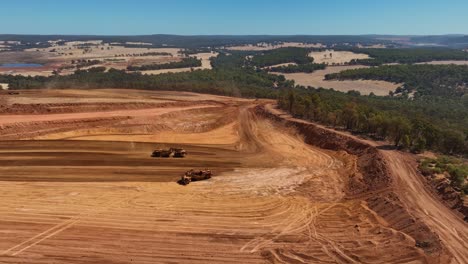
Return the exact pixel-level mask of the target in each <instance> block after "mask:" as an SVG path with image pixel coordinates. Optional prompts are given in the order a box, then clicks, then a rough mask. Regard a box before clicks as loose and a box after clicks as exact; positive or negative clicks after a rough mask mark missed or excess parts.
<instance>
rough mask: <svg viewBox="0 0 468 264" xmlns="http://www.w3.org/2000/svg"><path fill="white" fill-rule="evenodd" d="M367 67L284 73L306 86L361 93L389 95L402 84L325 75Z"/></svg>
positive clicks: (341, 67)
mask: <svg viewBox="0 0 468 264" xmlns="http://www.w3.org/2000/svg"><path fill="white" fill-rule="evenodd" d="M358 68H366V66H362V65H353V66H330V67H327V68H326V69H325V70H319V71H315V72H313V73H282V75H284V76H285V77H286V79H290V80H294V81H295V82H296V84H299V85H304V86H312V87H315V88H319V87H322V88H328V89H335V90H338V91H342V92H347V91H351V90H356V91H359V92H360V93H361V94H366V95H367V94H370V93H371V92H372V93H374V94H375V95H382V96H384V95H388V93H389V92H390V91H393V90H395V89H396V88H398V87H399V86H401V84H395V83H391V82H385V81H371V80H346V81H335V80H333V81H326V80H324V78H325V75H327V74H330V73H337V72H340V71H344V70H348V69H358Z"/></svg>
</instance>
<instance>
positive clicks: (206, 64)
mask: <svg viewBox="0 0 468 264" xmlns="http://www.w3.org/2000/svg"><path fill="white" fill-rule="evenodd" d="M190 56H191V57H196V58H198V59H201V61H202V66H200V67H193V68H191V67H188V68H178V69H161V70H150V71H142V73H143V74H161V73H169V72H172V73H177V72H188V71H191V70H192V69H193V70H206V69H211V62H210V58H212V57H216V56H218V53H216V52H211V53H210V52H207V53H197V54H193V55H190Z"/></svg>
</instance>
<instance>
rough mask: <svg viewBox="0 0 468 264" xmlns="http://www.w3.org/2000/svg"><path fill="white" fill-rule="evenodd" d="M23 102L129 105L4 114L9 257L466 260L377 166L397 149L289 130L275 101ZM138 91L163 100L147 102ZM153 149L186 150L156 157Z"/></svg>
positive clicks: (168, 97) (181, 96) (2, 239)
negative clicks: (205, 175) (182, 180)
mask: <svg viewBox="0 0 468 264" xmlns="http://www.w3.org/2000/svg"><path fill="white" fill-rule="evenodd" d="M21 96H25V97H31V98H33V97H40V98H42V99H41V100H44V102H47V100H49V99H51V98H54V97H55V96H61V97H67V98H74V97H76V98H94V99H97V98H100V99H101V100H105V98H106V97H107V98H110V99H112V98H115V97H117V98H120V99H121V100H124V99H125V98H124V97H127V98H126V99H127V100H128V101H125V102H122V103H121V105H120V106H118V107H117V106H116V104H110V105H107V106H106V107H107V108H106V109H105V111H103V110H99V109H94V110H93V111H92V112H81V111H79V110H78V111H71V112H66V113H65V112H64V113H60V114H44V113H37V112H36V113H34V112H31V113H29V114H28V113H27V111H29V110H28V109H29V108H27V107H25V109H24V113H22V114H21V115H12V114H3V115H0V118H2V119H0V120H1V121H0V122H3V123H2V124H3V125H2V128H1V129H0V134H1V135H2V138H1V139H2V140H0V188H1V189H2V192H1V193H0V262H2V263H450V262H451V261H452V262H453V263H464V262H463V261H464V260H466V252H463V251H461V250H460V249H461V247H462V245H463V244H462V243H461V244H458V245H453V244H452V243H456V242H460V241H457V240H456V239H455V240H453V239H452V240H451V239H450V238H454V235H453V234H452V233H450V232H448V231H446V232H445V233H441V234H439V233H438V232H439V231H443V230H439V229H437V228H435V227H433V226H432V225H431V224H430V223H429V222H427V223H426V221H425V219H422V218H421V216H419V215H417V217H415V216H414V215H413V214H418V210H419V206H423V202H424V200H419V199H417V200H416V201H415V203H414V204H407V203H409V201H408V200H407V198H406V197H411V196H408V195H407V194H406V193H405V192H404V191H401V192H400V191H398V192H396V191H390V190H393V189H392V188H393V187H392V186H399V185H394V184H395V182H396V180H395V179H397V178H395V179H393V178H390V177H393V176H391V173H392V171H393V169H392V168H391V167H390V168H388V171H389V172H388V171H387V169H386V166H384V165H382V164H383V163H381V162H380V161H381V160H380V159H384V157H386V156H385V155H387V154H385V153H383V154H382V155H384V156H382V155H381V154H378V152H374V151H372V150H370V149H369V148H368V147H365V146H364V147H363V145H360V144H363V143H358V142H357V141H354V139H352V140H351V139H350V141H345V140H342V141H339V142H348V148H346V147H343V148H341V149H340V148H338V147H330V146H331V145H333V144H335V143H334V142H338V141H333V138H332V137H330V136H328V134H323V138H322V136H320V137H319V138H320V139H319V140H318V141H316V142H314V140H316V139H318V138H317V137H311V136H310V132H307V133H305V132H306V130H303V129H301V128H300V127H296V128H293V126H292V125H290V124H286V126H285V124H284V123H282V122H283V121H281V117H279V116H280V113H275V114H273V116H276V118H272V117H271V116H270V115H271V114H270V115H268V114H265V113H263V112H262V111H259V109H261V107H262V105H263V104H265V103H267V101H251V100H240V99H234V98H228V97H217V96H209V95H197V94H191V93H175V92H150V91H128V93H123V92H122V90H104V91H103V90H98V91H92V90H91V91H66V90H65V91H60V92H58V91H57V92H55V91H53V90H52V91H44V92H43V91H32V92H29V93H28V94H27V95H26V94H21ZM141 96H143V97H145V98H147V99H148V100H149V101H151V98H154V100H157V102H154V104H152V105H148V104H151V102H146V103H145V104H141V105H140V104H139V103H137V102H138V100H140V99H141V98H140V97H141ZM48 97H50V98H48ZM132 100H134V101H133V102H132ZM197 101H202V103H198V102H197ZM162 102H166V103H170V104H171V106H170V107H167V105H166V106H162V105H161V103H162ZM174 103H180V104H181V105H183V106H174V105H172V104H174ZM127 104H129V105H131V107H130V106H128V109H125V107H123V106H122V105H127ZM112 106H115V107H116V109H115V110H111V109H109V107H112ZM138 106H141V107H142V108H141V109H138ZM149 106H150V107H149ZM158 106H159V107H158ZM74 107H78V108H79V107H80V106H76V105H75V106H74ZM271 111H273V110H271ZM278 118H279V119H278ZM11 127H13V128H14V129H15V130H16V133H14V132H13V130H12V128H11ZM307 131H308V130H307ZM308 133H309V134H308ZM34 138H36V139H35V140H31V139H34ZM38 139H41V140H38ZM329 140H330V141H329ZM335 140H336V138H335ZM306 142H307V143H306ZM330 144H331V145H330ZM340 144H341V143H340ZM314 145H315V146H314ZM157 146H159V147H161V146H165V147H169V146H181V147H184V148H185V149H186V150H187V151H188V153H189V155H188V156H187V157H186V158H184V159H173V158H172V159H155V158H151V157H150V153H151V151H152V150H153V149H154V148H156V147H157ZM349 146H354V147H351V148H352V149H351V148H349ZM353 149H354V150H353ZM374 158H375V159H378V160H377V161H374ZM190 168H211V169H213V170H214V172H215V177H214V178H212V179H210V180H207V181H201V182H194V183H191V184H189V185H188V186H180V185H178V184H177V183H176V180H177V179H178V177H180V175H181V173H183V172H184V171H185V170H188V169H190ZM373 168H374V169H373ZM372 171H374V173H375V172H381V173H380V174H375V176H373V175H374V174H373V173H372ZM406 171H409V169H408V170H407V169H403V171H402V172H406ZM416 176H417V175H410V177H416ZM394 177H397V176H394ZM392 179H393V180H392ZM418 186H419V185H417V182H416V183H415V185H414V187H415V188H418ZM402 190H403V189H402ZM392 195H393V196H392ZM418 198H420V199H426V198H425V197H423V196H419V197H418ZM429 202H430V203H431V204H432V205H433V204H435V203H436V202H437V201H432V200H430V201H429ZM432 205H431V206H432ZM411 206H415V209H414V210H413V208H412V207H411ZM423 208H424V207H423ZM428 208H429V207H428ZM429 209H430V210H431V211H430V215H431V219H433V220H434V221H436V220H441V221H447V222H442V223H443V224H447V225H450V226H452V227H453V228H455V229H456V230H457V232H458V235H459V236H460V238H461V239H464V237H463V236H464V233H463V232H465V231H466V230H465V231H464V230H459V229H458V228H459V223H458V222H456V220H455V218H453V217H452V216H450V215H446V216H445V217H446V218H447V219H443V218H440V215H439V214H441V213H442V212H444V213H445V214H446V213H448V212H450V210H449V209H446V208H445V209H442V208H439V207H435V208H429ZM432 210H435V211H434V212H433V211H432ZM438 210H446V211H438ZM432 216H433V218H432ZM428 226H429V227H430V228H428ZM433 231H434V232H435V233H434V232H433ZM437 235H440V237H441V241H439V240H438V238H437ZM416 240H421V241H426V242H428V243H429V246H428V247H426V248H424V249H422V248H419V247H417V246H416ZM461 242H463V241H461ZM452 256H454V257H452Z"/></svg>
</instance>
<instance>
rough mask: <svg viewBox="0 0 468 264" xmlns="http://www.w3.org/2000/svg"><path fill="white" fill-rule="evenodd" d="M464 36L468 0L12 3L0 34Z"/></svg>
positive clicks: (1, 8)
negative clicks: (456, 34) (455, 34)
mask: <svg viewBox="0 0 468 264" xmlns="http://www.w3.org/2000/svg"><path fill="white" fill-rule="evenodd" d="M9 33H12V34H103V35H138V34H182V35H197V34H203V35H209V34H236V35H241V34H285V35H292V34H312V35H314V34H317V35H327V34H333V35H335V34H419V35H424V34H453V33H460V34H467V33H468V1H467V0H445V1H443V0H440V1H436V0H269V1H267V0H231V1H221V0H218V1H215V0H198V1H197V0H163V1H159V0H153V1H150V0H112V1H111V0H75V1H68V0H11V1H2V2H1V3H0V34H9Z"/></svg>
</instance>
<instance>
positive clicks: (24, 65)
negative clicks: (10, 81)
mask: <svg viewBox="0 0 468 264" xmlns="http://www.w3.org/2000/svg"><path fill="white" fill-rule="evenodd" d="M32 67H42V64H38V63H5V64H0V68H32Z"/></svg>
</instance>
